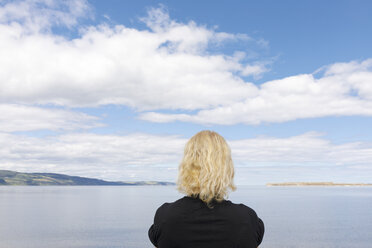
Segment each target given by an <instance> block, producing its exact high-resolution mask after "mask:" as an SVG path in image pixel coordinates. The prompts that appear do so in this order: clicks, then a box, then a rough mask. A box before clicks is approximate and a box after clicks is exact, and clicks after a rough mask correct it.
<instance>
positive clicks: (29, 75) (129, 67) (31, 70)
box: [0, 0, 266, 111]
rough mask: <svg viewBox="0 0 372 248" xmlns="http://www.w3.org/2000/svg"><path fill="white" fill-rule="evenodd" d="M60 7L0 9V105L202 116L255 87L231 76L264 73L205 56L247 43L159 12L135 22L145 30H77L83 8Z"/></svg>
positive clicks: (30, 5)
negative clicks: (73, 32)
mask: <svg viewBox="0 0 372 248" xmlns="http://www.w3.org/2000/svg"><path fill="white" fill-rule="evenodd" d="M40 5H41V6H43V8H41V9H39V8H38V7H39V6H40ZM60 5H61V4H59V1H52V0H50V1H23V2H18V1H17V2H15V3H9V4H5V5H3V6H2V7H0V13H1V14H0V16H1V17H0V44H1V46H0V53H1V54H2V56H1V57H0V67H1V72H0V83H1V91H0V99H1V100H0V101H1V102H3V103H17V104H55V105H59V106H68V107H86V106H90V107H95V106H100V105H107V104H118V105H126V106H129V107H132V108H134V109H136V110H138V111H142V110H157V109H185V110H194V109H205V108H211V107H217V106H223V105H229V104H233V103H235V102H236V101H239V100H243V99H244V98H246V97H247V96H253V95H255V94H256V91H257V89H256V87H255V86H254V85H252V84H249V83H246V82H244V80H243V79H242V78H240V77H239V76H238V75H239V74H244V75H254V76H258V75H261V74H262V73H263V72H264V71H266V69H265V65H258V64H257V63H253V62H252V65H251V64H250V63H243V62H242V61H241V60H242V57H240V58H239V59H238V58H237V57H235V56H234V55H232V56H228V55H226V54H218V53H213V54H212V53H210V52H208V49H209V47H210V46H218V45H219V44H222V43H223V42H225V41H243V42H251V39H250V38H249V37H248V36H246V35H242V34H228V33H224V32H217V31H215V30H214V29H210V28H208V27H206V26H201V25H198V24H196V23H195V22H192V21H190V22H189V23H180V22H176V21H174V20H172V19H170V17H169V15H168V13H167V12H166V11H165V10H164V9H162V8H153V9H150V10H149V13H148V16H147V17H145V18H143V19H142V21H143V22H145V24H146V25H147V27H148V29H145V30H138V29H134V28H129V27H125V26H123V25H116V26H109V25H107V24H100V25H97V26H93V25H92V26H79V25H78V24H79V23H78V20H79V17H81V16H85V15H88V14H86V11H87V9H89V8H88V7H87V4H86V2H85V1H68V2H66V3H65V4H64V6H62V7H61V6H60ZM75 5H78V6H77V11H75V10H74V9H75ZM16 7H17V8H18V7H19V8H20V9H21V10H22V11H21V13H20V14H18V13H16V11H15V10H14V9H15V8H16ZM57 24H61V25H65V26H67V27H69V26H74V27H75V28H77V29H78V30H79V32H80V35H79V36H78V37H75V38H73V39H70V38H67V37H63V36H61V35H57V34H54V33H53V32H52V31H51V30H52V29H51V27H53V26H54V25H57ZM30 30H32V31H30ZM45 30H47V31H45ZM48 30H49V31H48ZM243 58H244V56H243ZM19 89H22V90H21V91H20V90H19ZM196 92H197V93H196Z"/></svg>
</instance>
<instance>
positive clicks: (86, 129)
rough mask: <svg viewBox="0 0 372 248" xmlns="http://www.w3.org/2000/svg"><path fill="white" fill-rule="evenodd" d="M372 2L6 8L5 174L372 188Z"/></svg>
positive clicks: (2, 82) (0, 147)
mask: <svg viewBox="0 0 372 248" xmlns="http://www.w3.org/2000/svg"><path fill="white" fill-rule="evenodd" d="M371 12H372V2H371V1H362V0H359V1H342V0H340V1H319V0H315V1H294V0H291V1H289V0H286V1H275V0H271V1H269V0H256V1H238V0H233V1H231V0H229V1H225V0H223V1H210V0H206V1H158V0H156V1H155V0H136V1H119V0H106V1H98V0H95V1H85V0H67V1H56V0H25V1H6V0H0V68H1V69H0V113H1V114H0V169H4V170H15V171H21V172H54V173H64V174H69V175H75V176H84V177H94V178H100V179H104V180H111V181H123V180H125V181H138V180H155V181H173V182H174V181H176V179H177V171H178V164H179V162H180V161H181V159H182V155H183V148H184V145H185V144H186V142H187V140H188V139H189V138H191V137H192V136H193V135H194V134H195V133H197V132H199V131H201V130H213V131H216V132H218V133H219V134H221V135H222V136H223V137H224V138H225V139H226V140H227V142H228V144H229V146H230V147H231V151H232V158H233V161H234V165H235V170H236V173H235V182H236V184H237V185H263V184H265V183H268V182H288V181H327V182H330V181H333V182H348V183H372V132H371V127H372V49H371V48H372V47H371V44H372V32H371V31H370V27H371V26H372V16H371V15H370V13H371Z"/></svg>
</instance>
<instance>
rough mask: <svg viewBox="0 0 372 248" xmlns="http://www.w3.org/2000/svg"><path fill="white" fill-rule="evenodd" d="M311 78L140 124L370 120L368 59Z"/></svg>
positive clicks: (371, 70) (371, 68)
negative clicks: (338, 118) (355, 117)
mask: <svg viewBox="0 0 372 248" xmlns="http://www.w3.org/2000/svg"><path fill="white" fill-rule="evenodd" d="M323 70H325V72H324V75H322V76H321V77H320V78H315V77H314V75H312V74H302V75H296V76H291V77H287V78H283V79H280V80H273V81H269V82H266V83H263V84H262V85H260V86H259V87H257V89H256V94H254V95H250V96H247V97H246V98H245V99H244V100H237V101H236V102H234V103H232V104H229V105H225V106H219V107H215V108H210V109H203V110H200V111H199V112H197V113H196V114H195V115H191V114H163V113H156V112H147V113H144V114H142V115H140V118H141V119H143V120H148V121H153V122H170V121H185V122H194V123H200V124H225V125H232V124H237V123H245V124H260V123H262V122H285V121H291V120H296V119H302V118H316V117H325V116H351V115H364V116H371V115H372V59H368V60H365V61H361V62H356V61H352V62H350V63H337V64H333V65H331V66H329V67H326V68H323Z"/></svg>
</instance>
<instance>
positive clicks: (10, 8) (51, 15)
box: [0, 0, 90, 33]
mask: <svg viewBox="0 0 372 248" xmlns="http://www.w3.org/2000/svg"><path fill="white" fill-rule="evenodd" d="M1 5H2V6H1ZM0 6H1V7H0V22H1V23H5V24H6V25H8V26H9V27H11V28H15V29H16V28H22V30H23V31H24V32H27V33H37V32H40V31H44V32H45V31H50V30H51V28H52V27H53V26H64V27H67V28H72V27H74V26H75V25H77V23H78V20H79V19H80V18H84V17H87V13H89V11H90V6H89V4H88V2H87V1H86V0H65V1H53V0H25V1H10V2H9V1H4V3H0ZM19 25H21V26H22V27H20V26H19Z"/></svg>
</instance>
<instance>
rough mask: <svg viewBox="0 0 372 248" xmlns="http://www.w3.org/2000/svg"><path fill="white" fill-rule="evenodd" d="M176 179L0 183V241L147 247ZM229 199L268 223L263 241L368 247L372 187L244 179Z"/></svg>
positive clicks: (78, 247) (45, 247)
mask: <svg viewBox="0 0 372 248" xmlns="http://www.w3.org/2000/svg"><path fill="white" fill-rule="evenodd" d="M180 197H182V195H181V194H179V193H177V191H176V190H175V186H50V187H49V186H42V187H32V186H31V187H22V186H13V187H12V186H1V187H0V247H4V248H26V247H27V248H33V247H37V248H50V247H53V248H66V247H71V248H85V247H91V248H98V247H102V248H103V247H105V248H106V247H113V248H114V247H123V248H142V247H152V245H151V243H150V242H149V241H148V238H147V230H148V227H149V226H150V225H151V223H152V221H153V217H154V213H155V210H156V209H157V208H158V207H159V206H160V205H161V204H162V203H164V202H171V201H174V200H177V199H178V198H180ZM230 200H231V201H233V202H239V203H244V204H246V205H248V206H250V207H252V208H253V209H255V210H256V212H257V213H258V215H259V216H260V217H261V218H262V219H263V221H264V222H265V227H266V233H265V237H264V241H263V243H262V244H261V246H260V247H261V248H274V247H281V248H285V247H293V248H295V247H303V248H307V247H309V248H310V247H311V248H320V247H327V248H333V247H334V248H336V247H337V248H343V247H345V248H346V247H347V248H351V247H358V248H362V247H371V244H372V235H371V233H372V212H371V210H370V209H371V207H372V187H265V186H241V187H238V190H237V191H236V192H234V193H232V194H231V196H230Z"/></svg>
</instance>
